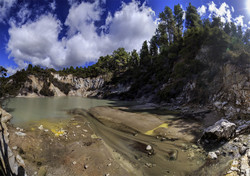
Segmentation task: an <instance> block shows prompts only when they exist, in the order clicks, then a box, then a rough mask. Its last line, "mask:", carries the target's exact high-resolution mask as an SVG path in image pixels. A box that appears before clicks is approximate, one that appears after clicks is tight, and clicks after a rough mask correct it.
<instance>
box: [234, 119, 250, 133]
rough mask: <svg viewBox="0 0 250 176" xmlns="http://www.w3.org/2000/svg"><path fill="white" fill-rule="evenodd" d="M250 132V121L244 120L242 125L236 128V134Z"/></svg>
mask: <svg viewBox="0 0 250 176" xmlns="http://www.w3.org/2000/svg"><path fill="white" fill-rule="evenodd" d="M249 132H250V121H247V122H244V123H243V124H242V125H240V126H239V127H238V128H237V129H236V134H237V135H240V134H243V133H249Z"/></svg>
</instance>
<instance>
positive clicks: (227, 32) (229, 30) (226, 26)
mask: <svg viewBox="0 0 250 176" xmlns="http://www.w3.org/2000/svg"><path fill="white" fill-rule="evenodd" d="M224 31H225V33H226V34H227V35H231V27H230V23H228V22H226V24H225V27H224Z"/></svg>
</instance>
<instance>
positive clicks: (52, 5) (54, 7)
mask: <svg viewBox="0 0 250 176" xmlns="http://www.w3.org/2000/svg"><path fill="white" fill-rule="evenodd" d="M49 6H50V8H51V9H52V10H56V1H55V0H54V1H53V2H51V3H50V5H49Z"/></svg>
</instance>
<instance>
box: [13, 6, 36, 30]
mask: <svg viewBox="0 0 250 176" xmlns="http://www.w3.org/2000/svg"><path fill="white" fill-rule="evenodd" d="M31 13H32V12H31V10H29V9H28V4H25V5H23V7H22V8H21V9H20V10H19V11H18V12H17V15H16V16H14V17H12V18H11V19H10V20H9V24H10V25H16V26H20V25H22V24H24V23H25V22H26V21H27V20H28V19H29V17H30V16H31Z"/></svg>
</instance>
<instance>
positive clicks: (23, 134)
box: [15, 131, 26, 137]
mask: <svg viewBox="0 0 250 176" xmlns="http://www.w3.org/2000/svg"><path fill="white" fill-rule="evenodd" d="M15 134H16V135H17V136H20V137H24V136H26V134H25V133H22V132H20V131H18V132H15Z"/></svg>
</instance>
